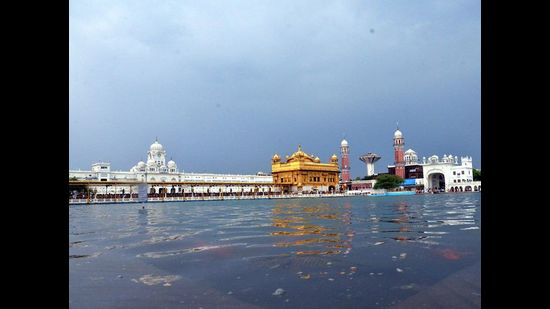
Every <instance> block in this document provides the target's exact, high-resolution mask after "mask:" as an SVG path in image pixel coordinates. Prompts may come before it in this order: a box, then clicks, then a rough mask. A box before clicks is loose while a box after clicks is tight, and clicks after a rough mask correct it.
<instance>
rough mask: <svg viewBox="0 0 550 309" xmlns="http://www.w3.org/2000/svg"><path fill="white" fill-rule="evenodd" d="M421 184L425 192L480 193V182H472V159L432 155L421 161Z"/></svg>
mask: <svg viewBox="0 0 550 309" xmlns="http://www.w3.org/2000/svg"><path fill="white" fill-rule="evenodd" d="M422 161H423V162H422V164H421V165H422V169H423V174H424V177H423V183H424V189H425V190H426V191H428V190H431V191H443V190H444V191H445V192H465V191H481V181H474V180H473V179H474V175H473V167H472V157H468V156H465V157H461V158H460V162H459V161H458V157H457V156H454V157H453V156H452V155H446V154H444V155H443V157H442V158H441V159H440V158H439V157H438V156H436V155H433V156H431V157H429V158H428V159H427V160H426V157H423V160H422Z"/></svg>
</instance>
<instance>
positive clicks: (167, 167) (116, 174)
mask: <svg viewBox="0 0 550 309" xmlns="http://www.w3.org/2000/svg"><path fill="white" fill-rule="evenodd" d="M258 174H259V175H236V174H212V173H184V172H183V171H181V172H180V171H179V170H178V166H177V164H176V162H174V161H173V160H170V161H168V163H166V150H164V147H163V146H162V144H160V143H159V142H158V140H157V141H155V142H154V143H153V144H152V145H151V146H150V147H149V151H148V152H147V163H145V162H143V161H140V162H138V163H137V164H136V165H134V166H133V167H132V168H131V169H130V171H113V170H111V165H110V163H107V162H98V163H94V164H92V168H91V170H87V171H81V170H70V171H69V179H73V180H87V181H89V182H93V181H96V182H106V183H116V182H117V181H118V182H142V183H143V182H147V183H149V187H150V189H151V190H150V192H151V193H158V192H159V189H162V188H163V189H165V191H164V192H168V193H191V192H193V193H212V192H216V193H237V192H240V193H242V192H244V193H246V192H253V191H255V192H268V191H271V192H278V189H277V188H275V187H274V186H273V177H272V176H269V175H265V174H263V173H258ZM163 183H166V185H164V184H163ZM96 187H97V192H98V193H106V192H107V193H115V192H116V193H117V194H119V193H122V192H125V193H128V192H130V191H132V188H130V186H129V185H119V186H114V185H96ZM123 190H124V191H123ZM132 192H135V191H132Z"/></svg>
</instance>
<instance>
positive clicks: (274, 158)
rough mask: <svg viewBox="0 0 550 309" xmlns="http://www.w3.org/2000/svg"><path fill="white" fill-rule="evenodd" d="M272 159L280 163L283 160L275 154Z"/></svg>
mask: <svg viewBox="0 0 550 309" xmlns="http://www.w3.org/2000/svg"><path fill="white" fill-rule="evenodd" d="M272 159H273V161H279V160H281V158H280V157H279V155H278V154H275V155H274V156H273V158H272Z"/></svg>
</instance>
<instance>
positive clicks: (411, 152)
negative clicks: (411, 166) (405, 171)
mask: <svg viewBox="0 0 550 309" xmlns="http://www.w3.org/2000/svg"><path fill="white" fill-rule="evenodd" d="M405 153H410V154H415V153H416V151H414V150H412V149H409V150H407V151H405Z"/></svg>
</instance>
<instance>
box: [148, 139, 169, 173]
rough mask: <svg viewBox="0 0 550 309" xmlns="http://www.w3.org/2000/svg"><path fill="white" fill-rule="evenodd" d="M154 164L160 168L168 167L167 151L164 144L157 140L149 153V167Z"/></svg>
mask: <svg viewBox="0 0 550 309" xmlns="http://www.w3.org/2000/svg"><path fill="white" fill-rule="evenodd" d="M153 162H154V165H155V166H156V167H158V168H160V167H161V166H166V150H164V147H162V144H160V143H159V141H158V139H156V140H155V142H154V143H153V144H151V147H149V151H148V152H147V165H150V164H151V163H153Z"/></svg>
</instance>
